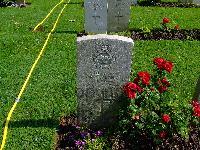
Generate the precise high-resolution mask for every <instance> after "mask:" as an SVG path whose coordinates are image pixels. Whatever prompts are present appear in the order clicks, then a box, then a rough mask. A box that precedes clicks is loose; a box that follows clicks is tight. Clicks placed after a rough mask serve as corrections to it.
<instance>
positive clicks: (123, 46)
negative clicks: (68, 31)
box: [77, 34, 133, 128]
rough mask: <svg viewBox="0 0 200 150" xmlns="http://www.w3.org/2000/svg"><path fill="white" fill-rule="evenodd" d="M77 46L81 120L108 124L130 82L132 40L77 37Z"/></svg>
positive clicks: (124, 38) (89, 122) (92, 124)
mask: <svg viewBox="0 0 200 150" xmlns="http://www.w3.org/2000/svg"><path fill="white" fill-rule="evenodd" d="M77 46H78V54H77V95H78V97H77V98H78V116H79V120H80V122H82V123H84V124H86V125H87V126H89V127H92V128H95V127H105V126H109V125H110V124H112V123H113V122H114V120H115V118H114V114H113V113H114V112H115V111H117V110H118V107H119V103H120V100H121V96H122V86H123V85H124V84H125V83H126V82H128V81H129V75H130V71H131V58H132V56H131V51H132V48H133V41H132V39H130V38H127V37H122V36H117V35H105V34H97V35H89V36H83V37H78V39H77Z"/></svg>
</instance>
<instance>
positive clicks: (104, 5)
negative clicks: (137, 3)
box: [84, 0, 131, 33]
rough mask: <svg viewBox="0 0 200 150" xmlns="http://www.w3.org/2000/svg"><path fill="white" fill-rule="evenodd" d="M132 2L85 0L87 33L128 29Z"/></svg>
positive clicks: (122, 0)
mask: <svg viewBox="0 0 200 150" xmlns="http://www.w3.org/2000/svg"><path fill="white" fill-rule="evenodd" d="M130 6H131V0H85V2H84V7H85V31H86V32H91V33H107V32H118V31H124V30H126V29H127V28H128V23H129V18H130Z"/></svg>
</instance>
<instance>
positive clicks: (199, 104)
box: [192, 99, 200, 107]
mask: <svg viewBox="0 0 200 150" xmlns="http://www.w3.org/2000/svg"><path fill="white" fill-rule="evenodd" d="M192 106H193V107H200V103H199V102H198V100H197V99H195V100H193V101H192Z"/></svg>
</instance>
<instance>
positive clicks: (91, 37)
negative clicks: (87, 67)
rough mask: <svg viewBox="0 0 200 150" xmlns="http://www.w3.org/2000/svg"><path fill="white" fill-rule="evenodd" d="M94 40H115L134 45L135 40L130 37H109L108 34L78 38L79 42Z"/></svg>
mask: <svg viewBox="0 0 200 150" xmlns="http://www.w3.org/2000/svg"><path fill="white" fill-rule="evenodd" d="M93 39H111V40H112V39H113V40H121V41H125V42H130V43H134V42H133V40H132V39H131V38H129V37H124V36H119V35H107V34H96V35H87V36H82V37H77V41H78V42H80V41H86V40H93Z"/></svg>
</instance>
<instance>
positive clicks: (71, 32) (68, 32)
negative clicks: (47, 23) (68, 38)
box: [53, 31, 78, 34]
mask: <svg viewBox="0 0 200 150" xmlns="http://www.w3.org/2000/svg"><path fill="white" fill-rule="evenodd" d="M53 33H54V34H55V33H66V34H77V33H78V31H55V32H53Z"/></svg>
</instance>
